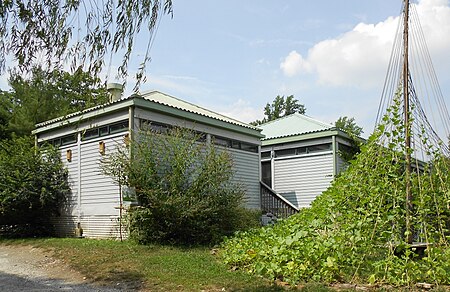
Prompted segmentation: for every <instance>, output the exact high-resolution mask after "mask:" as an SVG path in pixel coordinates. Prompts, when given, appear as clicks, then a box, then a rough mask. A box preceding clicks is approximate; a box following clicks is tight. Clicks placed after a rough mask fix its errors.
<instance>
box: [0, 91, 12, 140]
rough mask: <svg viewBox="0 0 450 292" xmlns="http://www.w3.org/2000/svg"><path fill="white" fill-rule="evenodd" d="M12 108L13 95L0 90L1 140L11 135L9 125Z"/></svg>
mask: <svg viewBox="0 0 450 292" xmlns="http://www.w3.org/2000/svg"><path fill="white" fill-rule="evenodd" d="M11 109H12V102H11V95H10V94H9V93H8V92H4V91H1V90H0V141H1V140H3V139H7V138H9V136H10V132H9V129H8V125H9V121H10V120H11V115H12V113H11Z"/></svg>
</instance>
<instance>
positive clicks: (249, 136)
mask: <svg viewBox="0 0 450 292" xmlns="http://www.w3.org/2000/svg"><path fill="white" fill-rule="evenodd" d="M148 122H151V124H152V125H160V126H162V127H164V126H180V127H186V128H190V129H193V130H195V131H198V132H202V133H204V134H205V135H206V137H207V139H206V140H207V141H214V142H215V143H216V144H217V145H218V147H226V148H227V149H228V150H229V152H230V153H231V154H232V156H233V162H234V168H235V173H236V175H235V180H236V181H238V182H240V183H241V184H242V185H243V186H244V188H245V190H246V197H245V199H246V206H247V207H249V208H258V209H259V208H260V183H259V181H260V154H259V153H260V145H261V140H260V139H261V138H262V137H263V135H262V134H261V133H260V131H261V130H260V129H258V128H256V127H253V126H250V125H248V124H245V123H242V122H239V121H237V120H234V119H231V118H229V117H226V116H223V115H221V114H218V113H215V112H212V111H210V110H207V109H204V108H201V107H199V106H196V105H193V104H191V103H188V102H185V101H182V100H180V99H177V98H175V97H172V96H169V95H167V94H164V93H161V92H158V91H152V92H148V93H145V94H142V95H132V96H130V97H128V98H123V99H118V100H115V101H113V102H110V103H107V104H105V105H100V106H96V107H93V108H90V109H86V110H84V111H82V112H77V113H73V114H69V115H67V116H65V117H60V118H57V119H53V120H50V121H46V122H43V123H40V124H38V125H36V130H35V131H34V132H33V133H34V135H35V137H36V141H37V143H38V144H41V143H44V142H48V143H51V144H53V145H55V146H58V147H59V149H60V151H61V156H62V159H63V161H64V164H65V165H66V167H67V168H68V171H69V181H70V185H71V189H72V196H71V197H70V199H69V201H68V203H67V204H66V205H65V206H64V210H63V212H62V214H61V216H60V217H58V218H55V227H56V230H57V232H58V234H59V235H61V236H71V235H74V232H75V228H76V226H77V224H78V223H79V224H80V225H81V228H83V231H84V233H83V234H84V236H86V237H98V238H111V237H112V238H115V237H117V236H118V228H119V224H118V221H119V214H120V210H119V208H118V206H119V204H120V198H119V187H118V185H116V184H114V183H113V181H112V179H111V178H110V177H107V176H105V175H103V174H102V173H101V171H100V160H101V158H102V156H103V155H105V154H108V153H111V152H112V151H115V149H116V147H117V145H120V144H122V143H124V139H129V135H130V133H133V132H136V131H138V130H139V128H140V126H141V124H143V123H148Z"/></svg>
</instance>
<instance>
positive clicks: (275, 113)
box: [250, 95, 306, 126]
mask: <svg viewBox="0 0 450 292" xmlns="http://www.w3.org/2000/svg"><path fill="white" fill-rule="evenodd" d="M305 112H306V108H305V106H304V105H303V104H300V103H299V101H298V100H297V99H295V98H294V96H293V95H289V96H288V97H286V99H285V97H284V95H283V96H279V95H277V97H275V99H274V100H273V102H272V103H271V104H269V103H267V104H266V107H265V108H264V115H265V117H264V118H263V119H262V120H256V121H254V122H252V123H250V124H252V125H255V126H257V125H261V124H264V123H267V122H270V121H273V120H276V119H278V118H281V117H284V116H287V115H291V114H293V113H299V114H302V115H303V114H305Z"/></svg>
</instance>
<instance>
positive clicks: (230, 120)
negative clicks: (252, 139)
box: [140, 90, 261, 131]
mask: <svg viewBox="0 0 450 292" xmlns="http://www.w3.org/2000/svg"><path fill="white" fill-rule="evenodd" d="M158 93H159V94H161V95H164V96H167V97H170V98H172V99H174V100H177V101H179V102H181V103H186V104H188V105H190V106H193V107H194V108H198V109H200V110H203V111H206V112H209V113H211V114H213V115H217V116H219V117H214V116H211V115H209V117H210V118H214V119H218V120H224V121H228V122H230V123H235V124H238V125H239V124H240V125H242V126H245V127H247V128H250V129H254V130H258V131H261V129H260V128H259V127H255V126H253V125H251V124H249V123H245V122H242V121H239V120H237V119H235V118H232V117H229V116H226V115H224V114H221V113H218V112H215V111H212V110H210V109H207V108H205V107H202V106H199V105H196V104H194V103H192V102H189V101H185V100H183V99H180V98H178V97H175V96H173V95H170V94H167V93H164V92H161V91H159V90H150V91H145V92H143V93H140V96H141V97H142V98H144V99H146V98H145V96H150V95H152V94H158ZM149 101H153V102H158V103H162V104H165V103H164V102H160V101H155V100H151V99H150V100H149ZM166 105H168V106H171V107H175V108H176V106H174V105H170V104H166ZM181 109H182V110H186V111H190V110H189V109H183V108H181ZM197 114H200V115H205V114H203V113H197ZM206 116H208V115H206Z"/></svg>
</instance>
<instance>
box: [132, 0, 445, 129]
mask: <svg viewBox="0 0 450 292" xmlns="http://www.w3.org/2000/svg"><path fill="white" fill-rule="evenodd" d="M400 10H401V1H400V0H398V1H397V0H373V1H361V0H341V1H329V0H315V1H274V0H272V1H268V0H246V1H239V0H227V1H206V0H190V1H177V0H174V14H173V19H171V18H170V17H164V18H163V19H162V21H161V24H160V26H159V29H158V32H157V35H156V38H155V41H154V44H153V47H152V50H151V56H152V61H151V62H150V63H149V65H148V69H147V72H148V81H147V83H146V84H144V85H143V86H142V87H141V91H145V90H153V89H156V90H160V91H163V92H165V93H168V94H172V95H174V96H176V97H179V98H181V99H184V100H187V101H190V102H193V103H196V104H199V105H201V106H204V107H206V108H209V109H212V110H215V111H218V112H221V113H224V114H227V115H230V116H232V117H234V118H237V119H240V120H242V121H244V122H250V121H253V120H255V119H260V118H262V117H263V108H264V106H265V104H266V103H267V102H270V101H272V100H273V99H274V98H275V96H276V95H291V94H293V95H294V96H295V97H296V98H297V99H298V100H299V101H300V103H303V104H305V106H306V108H307V111H306V113H307V115H309V116H311V117H313V118H316V119H319V120H322V121H324V122H327V123H333V122H334V121H335V120H336V119H337V118H339V117H340V116H349V117H355V119H356V121H357V123H358V124H360V125H362V126H363V127H364V131H365V135H368V134H370V133H371V132H372V130H373V127H374V120H375V118H376V111H377V109H378V103H379V100H380V96H381V92H382V87H383V81H384V77H385V72H386V70H387V65H388V59H389V56H390V52H391V47H392V41H393V39H394V33H395V29H396V28H397V23H398V22H397V21H396V17H398V15H399V13H400ZM417 10H418V12H419V14H423V18H422V19H421V22H422V25H423V26H428V27H430V26H431V25H436V27H437V28H436V27H431V28H430V29H431V31H433V32H434V34H437V36H434V37H432V38H430V39H427V42H428V45H429V48H430V53H431V55H432V58H433V61H434V63H435V68H436V71H437V73H438V76H439V79H440V81H441V86H442V83H444V82H445V83H449V81H450V80H449V79H450V76H449V75H450V74H449V72H448V69H447V68H449V66H448V65H450V64H449V63H450V62H449V61H448V59H450V33H449V32H450V8H449V3H448V1H447V0H422V1H419V3H418V8H417ZM421 11H422V12H423V13H422V12H421ZM440 18H442V19H441V21H440V22H438V23H433V21H434V22H437V20H436V19H440ZM424 31H425V34H426V35H427V36H428V35H430V34H429V33H428V29H426V28H424ZM436 31H437V32H436ZM445 51H447V52H448V53H447V52H445ZM434 53H435V54H434ZM135 54H139V52H138V50H137V51H135ZM436 64H439V66H436ZM129 83H130V84H131V83H132V82H129ZM128 87H129V88H130V89H131V88H132V85H129V86H128ZM442 88H443V93H444V96H446V95H447V96H448V95H449V94H450V88H448V87H447V88H445V87H444V86H442ZM130 89H128V90H130ZM447 103H448V102H447Z"/></svg>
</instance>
